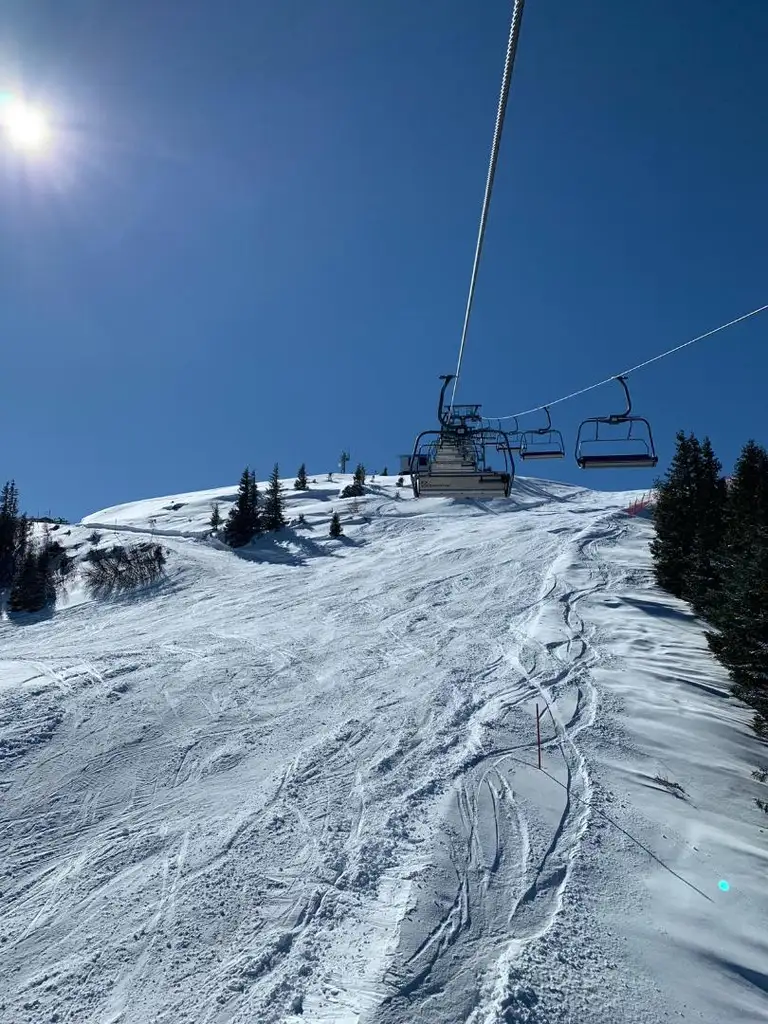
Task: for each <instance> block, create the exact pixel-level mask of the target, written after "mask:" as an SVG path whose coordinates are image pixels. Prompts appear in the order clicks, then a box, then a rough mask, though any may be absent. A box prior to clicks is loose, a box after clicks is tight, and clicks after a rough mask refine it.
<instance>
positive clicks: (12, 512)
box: [0, 480, 19, 590]
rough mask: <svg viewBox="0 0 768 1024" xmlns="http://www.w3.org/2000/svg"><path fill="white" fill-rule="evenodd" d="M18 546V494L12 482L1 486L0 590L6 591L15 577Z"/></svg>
mask: <svg viewBox="0 0 768 1024" xmlns="http://www.w3.org/2000/svg"><path fill="white" fill-rule="evenodd" d="M18 545H19V492H18V489H17V487H16V484H15V482H14V481H13V480H9V481H8V482H7V483H6V484H4V485H3V490H2V494H1V495H0V590H6V589H7V588H8V587H10V586H11V584H12V583H13V578H14V576H15V575H16V570H17V565H18V562H19V559H18V554H19V551H18Z"/></svg>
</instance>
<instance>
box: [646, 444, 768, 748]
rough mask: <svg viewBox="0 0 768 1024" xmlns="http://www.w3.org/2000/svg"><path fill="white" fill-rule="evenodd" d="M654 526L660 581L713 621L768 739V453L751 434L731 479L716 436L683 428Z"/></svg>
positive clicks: (713, 643)
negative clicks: (717, 452) (699, 434)
mask: <svg viewBox="0 0 768 1024" xmlns="http://www.w3.org/2000/svg"><path fill="white" fill-rule="evenodd" d="M654 525H655V527H656V538H655V540H654V541H653V542H652V544H651V555H652V557H653V564H654V572H655V576H656V581H657V583H658V584H659V586H661V587H663V588H664V589H665V590H667V591H669V593H671V594H674V595H675V596H677V597H680V598H682V599H683V600H685V601H688V602H689V603H690V604H691V605H692V607H693V609H694V610H695V611H696V612H697V613H698V614H699V615H701V616H702V617H703V618H705V619H706V620H707V622H708V623H709V624H710V626H711V629H710V630H709V631H708V632H707V642H708V643H709V646H710V649H711V650H712V652H713V654H714V655H715V657H716V658H717V659H718V660H719V661H720V662H721V663H722V664H723V665H724V666H725V667H726V668H727V669H728V671H729V673H730V675H731V678H732V680H733V692H734V694H735V695H736V696H738V697H740V698H741V699H742V700H744V701H745V702H746V703H747V704H749V705H750V706H751V707H752V708H754V710H755V717H754V727H755V729H756V731H757V732H758V733H759V734H761V735H762V736H764V737H766V738H768V452H767V451H766V449H765V448H763V447H762V446H761V445H759V444H756V443H755V442H754V441H748V442H747V444H745V445H744V447H743V448H742V450H741V454H740V455H739V458H738V459H737V461H736V465H735V467H734V471H733V476H732V477H731V478H730V479H729V480H728V481H727V482H726V480H725V479H724V477H723V475H722V466H721V464H720V462H719V460H718V459H717V458H716V456H715V454H714V452H713V450H712V445H711V443H710V441H709V438H704V440H703V441H699V440H698V439H697V438H696V437H695V436H694V435H693V434H688V435H686V434H685V433H684V432H683V431H680V432H679V433H678V434H677V438H676V449H675V455H674V458H673V459H672V463H671V465H670V467H669V470H668V471H667V474H666V477H665V478H664V479H663V480H661V481H659V482H658V484H657V500H656V505H655V509H654Z"/></svg>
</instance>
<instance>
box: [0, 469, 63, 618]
mask: <svg viewBox="0 0 768 1024" xmlns="http://www.w3.org/2000/svg"><path fill="white" fill-rule="evenodd" d="M72 564H73V563H72V559H71V558H70V557H69V555H68V554H67V553H66V551H65V549H64V547H63V546H62V545H61V544H59V543H58V541H53V540H51V538H50V534H49V533H48V532H47V527H46V532H45V534H44V536H43V539H42V540H41V541H36V540H33V538H32V522H31V520H30V519H28V517H27V516H25V515H23V514H22V513H20V512H19V491H18V488H17V487H16V483H15V482H14V481H13V480H9V481H8V482H7V483H6V484H4V486H3V489H2V493H0V610H1V609H2V608H7V609H8V611H10V612H38V611H42V610H43V609H44V608H48V607H51V606H53V605H54V604H55V603H56V593H57V591H58V589H59V588H60V586H61V584H62V583H63V581H64V579H65V578H66V577H67V576H68V575H69V573H70V571H71V569H72Z"/></svg>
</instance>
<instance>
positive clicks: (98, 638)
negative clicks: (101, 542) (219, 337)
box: [0, 481, 656, 1024]
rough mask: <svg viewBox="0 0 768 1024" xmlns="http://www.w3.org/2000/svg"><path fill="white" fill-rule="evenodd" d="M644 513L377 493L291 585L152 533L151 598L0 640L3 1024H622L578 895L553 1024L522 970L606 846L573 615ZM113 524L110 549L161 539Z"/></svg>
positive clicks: (136, 526)
mask: <svg viewBox="0 0 768 1024" xmlns="http://www.w3.org/2000/svg"><path fill="white" fill-rule="evenodd" d="M526 485H527V486H526ZM182 497H187V496H182ZM293 497H294V499H295V496H293ZM162 500H166V501H167V499H162ZM159 501H160V499H158V502H156V503H155V504H159ZM626 504H627V499H626V496H622V495H616V496H613V495H605V494H602V495H596V494H593V493H592V492H586V491H583V490H582V489H579V488H568V487H564V486H558V485H547V486H545V485H542V484H539V483H538V482H535V481H527V482H526V481H524V482H522V486H521V489H520V495H519V497H518V500H517V501H515V500H514V499H513V500H512V501H510V502H509V503H503V502H490V503H482V504H481V503H478V504H472V503H466V504H465V503H458V504H451V503H450V502H445V501H439V500H438V501H434V500H433V501H423V502H410V501H393V500H392V499H391V497H389V496H388V495H387V494H386V493H385V492H382V493H381V494H379V495H378V496H376V497H373V498H368V499H367V500H366V502H364V503H363V505H364V507H363V513H364V516H365V520H367V521H365V520H361V522H360V525H359V526H358V527H356V528H354V529H353V528H348V529H347V533H348V535H349V536H348V538H347V544H346V546H345V545H337V546H335V547H326V548H323V547H322V545H321V543H320V541H319V540H313V541H312V544H313V545H314V547H315V553H317V552H319V554H318V557H316V558H310V559H309V560H308V561H303V560H299V564H293V565H274V564H255V563H253V562H249V561H246V560H243V559H241V558H239V557H237V556H236V555H234V554H233V553H231V552H228V551H224V550H220V549H217V548H216V547H214V546H211V545H207V544H203V543H200V541H199V540H198V539H195V536H196V532H197V534H199V533H200V525H199V523H198V525H197V530H196V528H195V522H194V521H193V522H192V526H189V525H188V524H187V523H185V524H184V525H183V526H181V525H179V524H176V525H179V528H178V529H175V528H172V527H171V526H168V525H166V526H165V527H163V526H162V524H161V528H160V529H159V530H156V531H155V532H156V533H157V534H159V535H160V536H162V537H163V543H164V544H166V546H167V547H168V548H169V549H170V552H171V555H170V573H169V580H168V582H167V583H166V584H164V585H162V586H161V587H159V588H157V589H156V590H155V591H153V592H152V593H151V594H148V595H146V596H138V597H132V598H124V599H121V600H116V601H113V602H110V603H109V604H106V605H99V604H92V603H89V602H84V603H82V604H79V605H73V606H72V607H71V608H69V609H68V610H66V611H64V612H61V613H59V614H57V615H56V616H55V617H54V618H52V619H51V620H49V621H42V622H39V623H37V624H34V625H29V626H27V627H25V628H24V629H13V628H12V627H10V626H7V625H6V626H0V640H1V641H2V648H1V651H2V658H3V659H4V661H3V662H2V663H0V679H3V678H6V677H7V678H8V679H9V680H10V682H9V684H8V686H7V688H0V801H1V802H0V834H1V835H2V854H3V856H2V869H0V910H1V916H0V942H1V943H2V944H1V945H0V949H2V954H3V962H4V971H3V976H2V981H0V1021H3V1022H5V1021H8V1022H11V1021H13V1022H14V1024H22V1022H37V1021H48V1020H50V1021H58V1022H60V1024H64V1022H67V1024H91V1022H92V1024H96V1022H99V1024H106V1022H118V1021H120V1022H137V1024H138V1022H145V1021H152V1022H155V1021H156V1022H163V1021H167V1022H174V1024H182V1022H185V1021H187V1022H192V1021H194V1022H199V1024H230V1022H231V1024H237V1022H246V1021H253V1020H258V1021H261V1022H265V1024H269V1022H278V1021H299V1020H307V1021H317V1022H358V1021H360V1022H363V1021H366V1022H370V1024H394V1022H406V1021H408V1022H414V1024H418V1022H434V1024H438V1022H440V1024H452V1022H456V1024H458V1022H464V1021H469V1022H471V1024H494V1022H508V1024H511V1022H517V1021H530V1022H537V1024H539V1022H540V1024H544V1022H545V1021H547V1022H548V1021H554V1020H558V1021H559V1020H562V1021H570V1020H574V1021H575V1020H579V1021H587V1020H595V1021H601V1022H602V1021H603V1020H606V1021H607V1020H609V1019H611V1018H610V1016H606V1017H605V1018H603V1017H600V1016H599V1015H593V1016H588V1015H587V1014H588V1009H589V1007H590V1006H594V996H595V991H599V989H600V985H601V984H604V982H602V981H601V980H600V973H601V971H603V969H604V955H603V951H602V948H601V947H600V945H599V943H597V942H596V940H593V939H591V938H590V930H591V928H592V921H591V919H590V918H589V917H588V916H587V912H586V911H582V910H580V909H579V906H578V905H577V904H574V903H573V901H571V903H570V904H569V906H568V921H569V928H570V929H571V932H572V933H574V932H577V933H578V934H579V935H580V941H581V943H582V945H583V947H584V949H586V950H587V952H586V953H584V955H583V957H582V964H583V963H584V962H587V961H589V962H590V963H591V965H592V966H591V969H587V967H583V966H582V975H583V977H582V979H581V981H582V984H581V987H579V985H578V984H577V985H576V986H575V987H574V969H573V964H572V963H569V961H568V958H567V957H565V956H563V957H561V958H559V959H553V957H552V956H550V957H549V959H548V960H547V967H546V969H547V972H548V982H549V984H550V985H551V987H552V988H553V989H554V990H562V989H563V987H568V986H570V989H569V998H570V1002H569V1004H568V1007H567V1008H566V1009H564V1010H563V1011H562V1016H557V1017H555V1016H553V1015H552V1013H553V1011H552V1010H551V1009H549V1010H547V1009H545V1008H544V1004H543V1003H540V1002H539V998H540V995H539V993H537V992H536V990H535V987H533V988H532V986H531V983H530V978H531V977H532V975H531V973H530V971H528V973H526V970H525V969H524V965H525V964H526V963H531V962H535V961H536V959H537V957H538V958H541V957H542V956H544V955H545V954H543V953H542V952H541V951H542V950H543V949H545V948H550V947H551V949H557V950H560V949H561V945H559V944H558V941H557V939H556V928H555V925H556V924H557V922H558V918H559V916H561V914H562V913H563V908H564V905H565V902H566V901H567V896H568V887H569V880H570V878H571V873H572V869H573V866H574V864H576V863H577V862H578V859H579V856H580V851H581V848H582V844H583V839H584V836H585V832H586V831H587V829H588V828H589V827H590V822H591V815H592V804H593V779H592V775H591V772H590V765H589V759H588V757H587V756H586V755H585V753H584V751H583V750H582V749H581V747H580V740H581V737H582V734H587V733H588V732H589V730H590V727H591V726H592V725H593V723H594V722H595V720H596V716H598V714H599V708H600V693H599V689H598V686H597V684H596V682H595V675H594V672H595V669H596V668H597V667H598V666H600V665H603V664H605V663H606V661H607V660H608V659H609V655H608V654H607V653H606V637H605V635H604V633H603V632H602V631H601V629H600V628H599V626H598V625H596V624H595V623H594V622H592V621H590V619H589V616H588V615H586V614H585V613H584V612H583V608H584V606H585V604H586V603H587V601H588V600H589V599H592V598H593V597H595V596H596V595H600V594H609V593H610V592H611V591H613V590H615V589H617V588H619V587H621V586H622V585H623V583H625V582H626V573H625V571H624V570H622V569H621V568H620V567H618V566H616V565H615V564H613V563H612V562H611V561H610V560H609V559H608V558H607V557H606V550H607V547H609V546H610V545H611V544H613V543H615V542H616V541H618V540H619V538H620V537H621V535H622V533H623V532H624V531H625V530H626V529H627V528H628V526H627V523H628V521H627V520H626V518H625V517H623V516H622V515H621V514H620V511H619V510H620V509H621V508H622V506H623V505H626ZM297 507H299V506H297ZM301 507H303V506H301ZM123 508H124V509H127V510H128V512H126V513H124V514H123V519H126V520H127V519H128V518H129V513H130V515H132V516H133V519H132V520H131V521H129V522H123V523H122V525H121V521H120V520H119V519H118V521H117V522H115V523H114V524H113V525H112V527H110V526H109V524H108V523H107V522H106V520H107V518H108V516H109V510H108V512H107V513H104V514H103V517H104V524H105V525H104V524H102V525H100V526H99V528H100V529H102V530H105V529H106V530H109V529H112V530H113V531H114V532H116V535H117V536H118V537H119V536H120V534H121V533H122V532H123V531H127V532H128V533H137V532H139V533H141V532H144V533H146V532H148V530H147V527H146V526H143V525H142V520H141V515H142V512H141V508H140V506H136V509H133V511H132V507H131V506H125V507H123ZM307 510H308V511H307V514H308V518H311V515H312V512H313V510H314V506H313V505H312V504H311V503H310V504H308V505H307ZM322 513H323V519H322V520H319V519H318V522H320V521H322V522H323V528H324V530H325V529H327V526H326V525H325V520H327V517H328V510H327V507H324V508H323V510H322ZM174 514H175V513H174ZM145 518H146V516H145ZM98 522H99V517H98V516H94V517H90V521H89V528H92V526H93V524H94V523H98ZM318 533H319V531H318ZM323 541H324V542H325V538H323ZM310 546H311V545H310ZM310 546H307V545H306V544H305V547H304V550H305V551H307V550H309V549H310ZM537 703H538V704H539V706H540V707H541V708H542V709H544V715H543V717H542V721H541V729H542V743H543V756H544V762H545V764H544V767H545V768H546V770H547V772H548V775H547V776H544V777H542V773H539V772H537V770H536V742H535V711H534V709H535V705H536V704H537ZM553 930H554V931H553ZM553 936H554V937H553ZM548 942H549V947H547V945H546V944H547V943H548ZM542 944H544V945H542ZM590 950H591V952H589V951H590ZM546 955H549V954H546ZM577 974H578V972H577ZM608 984H610V982H608ZM558 986H559V989H558ZM606 1005H608V1003H607V1002H606ZM545 1013H546V1014H547V1015H546V1016H545V1015H544V1014H545ZM614 1019H616V1020H618V1019H619V1018H614ZM637 1019H638V1020H640V1019H641V1018H640V1017H638V1018H637ZM642 1019H645V1018H642ZM648 1019H649V1020H650V1019H656V1018H652V1017H649V1018H648Z"/></svg>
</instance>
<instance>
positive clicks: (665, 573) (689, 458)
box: [651, 430, 701, 597]
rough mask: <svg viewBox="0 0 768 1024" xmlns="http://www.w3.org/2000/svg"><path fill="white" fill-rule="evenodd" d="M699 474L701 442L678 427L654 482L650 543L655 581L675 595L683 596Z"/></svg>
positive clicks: (692, 535)
mask: <svg viewBox="0 0 768 1024" xmlns="http://www.w3.org/2000/svg"><path fill="white" fill-rule="evenodd" d="M700 477H701V445H700V444H699V442H698V441H697V440H696V438H695V437H694V436H693V434H690V435H688V436H687V437H686V435H685V433H684V432H683V431H682V430H681V431H679V432H678V434H677V437H676V449H675V454H674V456H673V458H672V462H671V464H670V467H669V469H668V470H667V474H666V477H665V479H663V480H659V481H657V483H656V504H655V506H654V510H653V520H654V526H655V527H656V537H655V538H654V540H653V541H652V542H651V555H652V557H653V563H654V572H655V575H656V582H657V583H658V584H659V586H660V587H662V588H663V589H664V590H668V591H669V592H670V593H671V594H674V595H675V596H676V597H684V596H685V595H686V576H687V572H688V567H689V564H690V559H691V554H692V552H693V549H694V546H695V541H696V522H695V516H694V514H693V510H694V509H695V507H696V495H697V485H698V482H699V479H700Z"/></svg>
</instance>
